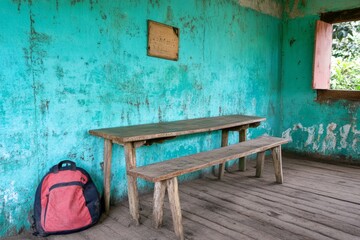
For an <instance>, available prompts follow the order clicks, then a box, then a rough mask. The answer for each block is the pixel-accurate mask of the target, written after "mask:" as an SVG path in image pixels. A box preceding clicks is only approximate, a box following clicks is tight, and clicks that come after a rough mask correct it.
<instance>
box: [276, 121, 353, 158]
mask: <svg viewBox="0 0 360 240" xmlns="http://www.w3.org/2000/svg"><path fill="white" fill-rule="evenodd" d="M282 137H284V138H286V139H289V140H290V141H291V142H292V143H291V145H292V146H293V147H291V148H293V149H294V148H295V149H296V150H298V151H302V152H306V151H308V152H312V153H317V154H322V155H331V154H343V155H344V156H347V157H348V158H349V159H351V160H359V159H360V151H359V150H360V144H359V143H358V140H359V139H360V131H359V130H357V129H356V126H351V125H350V124H345V125H344V126H341V127H338V124H336V123H333V122H332V123H329V124H327V126H326V131H324V127H323V124H320V125H312V126H309V127H304V126H303V125H302V124H301V123H297V124H294V126H293V127H292V128H288V129H286V130H285V131H283V133H282ZM305 139H306V141H304V140H305ZM354 142H355V143H354ZM350 146H351V147H350Z"/></svg>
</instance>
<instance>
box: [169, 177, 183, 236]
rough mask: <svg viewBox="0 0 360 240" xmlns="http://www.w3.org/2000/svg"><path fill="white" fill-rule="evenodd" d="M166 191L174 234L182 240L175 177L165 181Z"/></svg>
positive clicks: (180, 216)
mask: <svg viewBox="0 0 360 240" xmlns="http://www.w3.org/2000/svg"><path fill="white" fill-rule="evenodd" d="M167 191H168V195H169V203H170V209H171V214H172V219H173V225H174V231H175V234H176V236H177V237H178V238H179V239H184V230H183V225H182V215H181V207H180V198H179V190H178V181H177V178H176V177H174V178H172V179H169V180H167Z"/></svg>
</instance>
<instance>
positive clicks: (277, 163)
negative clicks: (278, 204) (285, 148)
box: [271, 145, 284, 183]
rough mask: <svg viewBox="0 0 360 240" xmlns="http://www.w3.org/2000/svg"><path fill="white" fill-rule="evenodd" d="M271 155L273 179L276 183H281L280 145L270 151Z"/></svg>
mask: <svg viewBox="0 0 360 240" xmlns="http://www.w3.org/2000/svg"><path fill="white" fill-rule="evenodd" d="M271 155H272V158H273V162H274V169H275V178H276V182H277V183H283V181H284V177H283V172H282V157H281V145H280V146H278V147H275V148H273V149H271Z"/></svg>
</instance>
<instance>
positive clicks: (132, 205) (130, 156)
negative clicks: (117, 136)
mask: <svg viewBox="0 0 360 240" xmlns="http://www.w3.org/2000/svg"><path fill="white" fill-rule="evenodd" d="M124 147H125V159H126V169H127V170H130V169H133V168H135V167H136V154H135V147H134V144H133V143H125V146H124ZM127 180H128V198H129V210H130V215H131V216H132V218H133V219H134V221H135V224H136V225H139V224H140V213H139V194H138V189H137V179H136V177H133V176H130V175H127Z"/></svg>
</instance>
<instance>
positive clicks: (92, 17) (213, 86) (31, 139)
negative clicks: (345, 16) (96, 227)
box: [0, 0, 306, 237]
mask: <svg viewBox="0 0 360 240" xmlns="http://www.w3.org/2000/svg"><path fill="white" fill-rule="evenodd" d="M147 19H152V20H155V21H159V22H163V23H166V24H170V25H173V26H177V27H179V28H180V57H179V61H177V62H173V61H168V60H163V59H158V58H152V57H147V56H146V42H147V39H146V32H147V25H146V20H147ZM281 28H282V24H281V20H280V19H278V18H275V17H272V16H270V15H267V14H262V13H259V12H257V11H254V10H251V9H248V8H245V7H242V6H240V5H239V4H238V2H237V1H232V0H228V1H227V0H211V1H190V0H188V1H186V3H185V2H184V1H176V0H156V1H155V0H153V1H138V0H128V1H105V0H97V1H93V0H76V1H75V0H72V1H70V0H69V1H58V0H56V1H55V0H54V1H30V0H29V1H25V0H12V1H11V0H4V1H0V56H1V58H0V84H1V88H0V226H1V227H0V237H1V236H5V235H11V234H15V233H16V232H19V231H21V230H22V229H24V228H25V229H28V228H29V227H30V221H29V219H30V216H31V215H32V205H33V200H34V194H35V189H36V186H37V185H38V183H39V181H40V179H41V177H42V176H43V175H44V174H45V173H46V172H47V171H48V169H49V167H51V166H52V165H54V164H56V163H57V162H59V161H60V160H63V159H71V160H74V161H76V162H77V164H78V165H79V166H81V167H84V168H85V169H87V170H88V171H89V172H90V174H91V175H92V177H93V178H94V181H95V183H96V184H97V186H98V188H99V189H100V190H102V186H101V182H102V172H101V166H100V164H101V162H102V150H103V142H102V140H101V139H98V138H95V137H92V136H89V135H88V133H87V131H88V130H89V129H95V128H102V127H111V126H125V125H131V124H142V123H152V122H159V121H171V120H180V119H187V118H196V117H206V116H218V115H225V114H237V113H241V114H254V115H260V116H265V117H267V119H268V120H267V122H266V123H264V124H262V125H261V126H260V127H258V128H257V129H256V130H254V131H250V133H249V137H253V136H255V135H259V134H271V135H279V134H280V128H279V114H280V111H279V107H278V103H279V101H280V99H279V91H280V89H279V87H280V83H279V79H280V74H281V69H280V67H279V66H280V57H281V41H280V39H281V31H282V29H281ZM294 119H295V118H294ZM304 126H306V125H304ZM236 137H237V136H231V140H232V141H234V140H235V138H236ZM219 145H220V136H219V134H218V133H214V134H202V135H194V136H187V137H180V138H178V139H176V140H172V141H169V142H166V143H164V144H161V145H157V144H155V145H153V146H151V147H143V148H141V149H139V150H138V161H139V164H140V165H141V164H144V163H145V162H146V163H151V162H154V161H159V160H165V159H169V158H172V157H175V156H180V155H186V154H190V153H192V152H198V151H204V150H206V149H210V148H214V147H218V146H219ZM113 154H114V161H113V175H112V178H113V180H112V183H113V184H112V192H113V195H112V197H113V200H114V201H117V200H119V199H121V198H123V197H124V196H126V182H125V166H124V165H125V164H124V160H123V157H122V156H123V149H122V147H115V149H114V153H113ZM146 186H147V185H146V184H145V183H144V182H141V189H145V188H146Z"/></svg>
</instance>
